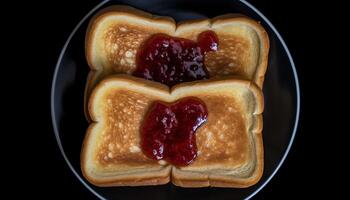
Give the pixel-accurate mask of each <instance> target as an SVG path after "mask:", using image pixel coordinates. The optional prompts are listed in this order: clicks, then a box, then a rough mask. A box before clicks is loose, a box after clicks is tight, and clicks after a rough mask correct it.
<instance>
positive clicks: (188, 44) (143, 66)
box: [133, 31, 219, 87]
mask: <svg viewBox="0 0 350 200" xmlns="http://www.w3.org/2000/svg"><path fill="white" fill-rule="evenodd" d="M218 45H219V40H218V37H217V35H216V34H215V33H214V32H213V31H205V32H202V33H201V34H199V36H198V38H197V42H195V41H192V40H188V39H183V38H176V37H171V36H169V35H165V34H155V35H153V36H151V37H150V38H149V39H148V40H147V41H146V42H145V43H144V44H143V46H142V48H141V50H140V51H139V52H138V55H137V59H136V65H137V67H136V70H135V71H134V73H133V75H134V76H137V77H141V78H145V79H148V80H153V81H157V82H160V83H163V84H166V85H168V86H169V87H171V86H174V85H176V84H178V83H182V82H189V81H195V80H202V79H208V78H209V73H208V70H207V69H206V67H205V66H204V55H205V53H206V52H209V51H216V50H217V49H218Z"/></svg>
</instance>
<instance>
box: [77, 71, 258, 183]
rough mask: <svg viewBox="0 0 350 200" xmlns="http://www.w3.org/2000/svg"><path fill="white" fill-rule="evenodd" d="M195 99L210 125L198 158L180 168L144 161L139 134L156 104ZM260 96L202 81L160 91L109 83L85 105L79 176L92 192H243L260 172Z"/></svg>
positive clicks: (233, 82)
mask: <svg viewBox="0 0 350 200" xmlns="http://www.w3.org/2000/svg"><path fill="white" fill-rule="evenodd" d="M188 96H191V97H196V98H199V99H201V100H202V101H203V102H204V103H205V104H206V107H207V109H208V119H207V122H205V123H204V124H203V125H202V126H201V127H199V128H198V129H197V131H196V138H197V139H196V144H197V148H198V152H197V158H196V159H195V160H194V161H193V163H191V164H190V165H188V166H186V167H175V166H171V165H170V164H169V163H167V162H166V161H164V160H160V161H156V160H153V159H150V158H148V157H146V156H145V155H144V154H143V152H142V149H141V147H140V133H139V132H140V130H139V129H140V126H141V125H142V123H143V119H144V117H145V115H146V113H147V111H148V109H149V107H150V105H151V103H152V102H153V101H155V100H161V101H164V102H174V101H176V100H178V99H181V98H185V97H188ZM262 112H263V96H262V92H261V90H260V89H259V88H258V87H257V86H256V85H255V84H254V83H251V82H250V81H246V80H237V79H230V78H227V79H220V80H219V79H208V80H204V81H194V82H187V83H181V84H178V85H176V86H174V87H172V88H171V89H169V87H167V86H166V85H163V84H160V83H157V82H153V81H148V80H144V79H141V78H136V77H132V76H129V75H114V76H111V77H108V78H106V79H104V80H103V81H101V82H100V83H99V84H98V85H97V86H96V88H95V89H94V90H93V92H92V95H91V97H90V100H89V114H90V117H91V119H92V120H93V122H92V123H91V124H90V126H89V128H88V130H87V133H86V137H85V139H84V143H83V147H82V153H81V167H82V172H83V175H84V176H85V177H86V178H87V180H89V181H90V182H91V183H92V184H94V185H97V186H134V185H158V184H165V183H167V182H169V181H172V182H173V183H174V184H175V185H178V186H182V187H205V186H215V187H238V188H240V187H248V186H251V185H253V184H255V183H256V182H257V181H258V180H259V179H260V177H261V175H262V172H263V144H262V135H261V131H262Z"/></svg>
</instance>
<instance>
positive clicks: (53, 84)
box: [50, 0, 300, 199]
mask: <svg viewBox="0 0 350 200" xmlns="http://www.w3.org/2000/svg"><path fill="white" fill-rule="evenodd" d="M239 1H240V2H242V3H243V4H245V5H246V6H248V7H249V8H250V9H252V10H253V11H254V12H255V13H256V14H258V15H259V17H261V18H262V19H263V20H264V21H265V22H266V24H267V25H268V26H269V27H270V28H271V29H272V31H273V32H274V33H275V34H276V36H277V38H278V40H279V41H280V42H281V44H282V46H283V48H284V50H285V52H286V54H287V56H288V59H289V62H290V64H291V67H292V71H293V76H294V83H295V90H296V91H295V92H296V104H297V105H296V106H297V107H296V114H295V120H294V126H293V131H292V136H291V138H290V141H289V144H288V146H287V149H286V150H285V152H284V154H283V156H282V159H281V160H280V161H279V163H278V165H277V167H276V169H275V170H274V171H273V172H272V173H271V174H270V175H269V177H268V178H267V179H266V180H265V182H264V183H262V184H261V185H260V186H259V187H258V188H257V189H256V190H255V191H254V192H253V193H252V194H250V195H249V196H248V197H247V198H246V199H250V198H252V197H253V196H254V195H256V194H257V193H258V192H259V191H260V190H261V189H263V188H264V187H265V186H266V184H267V183H268V182H269V181H270V180H271V179H272V178H273V177H274V176H275V174H276V173H277V171H278V170H279V169H280V167H281V166H282V164H283V163H284V161H285V159H286V157H287V155H288V153H289V151H290V149H291V147H292V144H293V141H294V138H295V135H296V132H297V128H298V123H299V114H300V88H299V79H298V74H297V71H296V67H295V64H294V61H293V58H292V56H291V54H290V52H289V49H288V47H287V45H286V43H285V42H284V40H283V38H282V36H281V35H280V34H279V32H278V31H277V29H276V28H275V27H274V25H273V24H272V23H271V22H270V20H268V19H267V18H266V17H265V15H264V14H262V13H261V12H260V11H259V10H258V9H257V8H255V7H254V6H253V5H252V4H250V3H249V2H247V1H246V0H239ZM107 2H109V0H104V1H102V2H100V3H99V4H97V5H96V6H95V7H94V8H93V9H91V10H90V11H89V12H88V13H87V14H86V15H85V16H84V17H83V18H82V19H81V20H80V21H79V23H78V24H77V25H76V26H75V27H74V29H73V31H72V32H71V33H70V35H69V36H68V39H67V41H66V42H65V44H64V45H63V48H62V50H61V53H60V55H59V57H58V60H57V63H56V66H55V71H54V75H53V79H52V85H51V95H50V96H51V97H50V98H51V119H52V126H53V129H54V134H55V138H56V141H57V145H58V147H59V149H60V152H61V154H62V156H63V158H64V160H65V161H66V163H67V165H68V166H69V168H70V169H71V170H72V172H73V174H74V175H75V176H76V177H77V178H78V180H79V181H80V182H81V183H82V184H83V185H84V186H85V187H86V188H87V189H88V190H89V191H90V192H92V193H93V194H94V195H95V196H96V197H98V198H100V199H105V198H104V197H102V196H101V195H100V194H98V193H97V192H96V191H95V190H94V189H92V188H91V187H90V186H89V185H88V184H87V183H86V182H85V180H83V179H82V178H81V177H80V175H79V174H78V173H77V171H76V170H75V169H74V168H73V166H72V164H71V163H70V161H69V160H68V157H67V155H66V153H65V151H64V149H63V146H62V143H61V139H60V137H59V131H58V128H57V124H56V115H55V109H54V105H55V99H54V95H55V86H56V80H57V74H58V71H59V68H60V65H61V61H62V58H63V56H64V54H65V52H66V49H67V46H68V44H69V43H70V41H71V39H72V37H73V36H74V35H75V33H76V31H77V30H78V29H79V27H80V26H81V25H82V24H83V23H84V22H85V20H86V19H87V18H88V17H90V16H91V15H92V13H94V12H95V11H96V10H98V9H99V8H100V7H102V6H103V5H104V4H106V3H107Z"/></svg>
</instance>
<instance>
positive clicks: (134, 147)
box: [129, 145, 141, 153]
mask: <svg viewBox="0 0 350 200" xmlns="http://www.w3.org/2000/svg"><path fill="white" fill-rule="evenodd" d="M129 151H130V152H131V153H137V152H140V151H141V149H140V147H138V146H135V145H133V146H131V147H129Z"/></svg>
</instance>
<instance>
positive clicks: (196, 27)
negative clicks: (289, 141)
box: [85, 5, 269, 97]
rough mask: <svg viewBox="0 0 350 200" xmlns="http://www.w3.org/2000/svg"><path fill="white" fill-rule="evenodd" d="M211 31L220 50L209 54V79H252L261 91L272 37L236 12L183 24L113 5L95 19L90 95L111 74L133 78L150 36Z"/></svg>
mask: <svg viewBox="0 0 350 200" xmlns="http://www.w3.org/2000/svg"><path fill="white" fill-rule="evenodd" d="M206 30H212V31H214V32H215V33H216V34H217V36H218V38H219V50H218V51H216V52H208V53H207V54H206V55H205V61H204V64H205V66H206V68H207V69H208V71H209V75H210V77H214V78H216V77H224V76H231V75H235V76H237V77H239V78H240V79H247V80H252V81H253V82H254V83H256V84H257V85H258V86H259V87H260V88H262V85H263V81H264V75H265V71H266V67H267V60H268V51H269V39H268V35H267V33H266V31H265V30H264V28H263V27H262V26H261V25H260V24H259V23H258V22H256V21H254V20H252V19H250V18H248V17H245V16H242V15H236V14H227V15H222V16H218V17H215V18H213V19H200V20H189V21H183V22H180V23H178V24H176V22H175V21H174V19H172V18H170V17H163V16H155V15H151V14H150V13H146V12H143V11H140V10H137V9H135V8H132V7H128V6H121V5H116V6H111V7H108V8H106V9H104V10H102V11H100V12H99V13H97V14H96V15H95V16H94V17H93V19H92V20H91V21H90V24H89V27H88V30H87V34H86V45H85V48H86V49H85V52H86V58H87V61H88V64H89V66H90V68H91V71H90V74H89V76H88V83H87V86H86V90H85V96H86V97H89V95H90V93H91V90H92V89H93V88H94V86H95V85H96V84H97V83H98V82H99V81H100V80H102V79H103V78H104V77H106V76H108V75H111V74H119V73H120V74H131V73H132V72H133V71H134V70H135V68H136V62H135V60H136V55H137V53H138V51H139V50H140V46H141V45H142V44H143V42H144V41H145V40H147V39H148V38H149V37H150V36H151V35H153V34H156V33H165V34H168V35H171V36H175V37H181V38H186V39H191V40H197V36H198V35H199V34H200V33H201V32H203V31H206Z"/></svg>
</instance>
